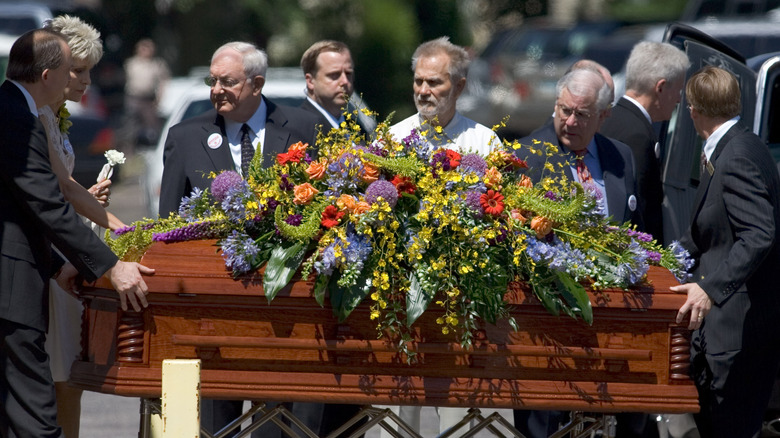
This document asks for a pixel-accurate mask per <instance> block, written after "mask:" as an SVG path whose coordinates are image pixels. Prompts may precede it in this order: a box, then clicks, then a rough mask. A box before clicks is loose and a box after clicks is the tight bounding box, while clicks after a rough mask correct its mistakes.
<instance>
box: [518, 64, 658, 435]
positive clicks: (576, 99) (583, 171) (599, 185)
mask: <svg viewBox="0 0 780 438" xmlns="http://www.w3.org/2000/svg"><path fill="white" fill-rule="evenodd" d="M556 92H557V98H556V101H555V109H554V111H555V113H554V117H553V123H552V124H551V125H550V124H546V125H544V126H542V127H541V128H540V129H538V130H536V131H534V132H533V133H532V134H531V135H529V136H527V137H524V138H521V139H520V140H519V142H520V143H521V144H522V145H524V146H533V147H535V148H537V149H540V148H542V144H543V143H545V142H549V143H552V144H554V145H556V146H558V152H557V153H555V154H554V155H552V156H550V157H547V156H546V154H545V153H541V154H539V155H537V154H534V153H531V152H530V149H529V148H528V147H523V148H521V149H518V150H517V153H518V156H519V157H520V158H521V159H523V160H526V162H527V163H528V167H529V169H534V170H535V172H532V173H530V174H529V176H530V177H531V179H532V180H533V182H534V183H536V182H539V181H540V180H541V179H542V173H541V171H542V169H544V168H545V163H546V162H549V163H550V164H551V165H552V167H553V168H554V169H564V171H565V172H566V177H567V178H570V179H572V180H574V181H576V182H579V183H580V184H582V186H583V187H584V188H586V190H588V191H590V192H591V193H593V194H594V195H595V196H596V197H597V198H598V199H599V202H600V205H601V209H602V213H603V214H604V215H605V216H607V217H611V218H612V220H614V221H615V222H618V223H624V222H633V223H641V218H640V216H639V210H638V208H637V207H638V206H637V199H636V179H635V176H634V175H635V173H634V158H633V156H632V153H631V149H630V148H629V147H628V146H626V145H625V144H623V143H621V142H619V141H615V140H612V139H609V138H607V137H604V136H603V135H601V134H598V130H599V127H600V126H601V124H602V123H603V121H604V120H605V119H606V118H607V117H608V114H609V108H610V106H611V102H612V100H611V96H613V95H614V93H613V92H612V91H611V90H610V87H609V84H608V83H607V82H606V81H605V80H604V77H603V76H602V74H601V73H600V72H599V71H598V70H593V69H590V68H578V69H573V70H571V71H570V72H569V73H566V74H565V75H564V76H563V77H562V78H561V79H560V80H558V83H557V85H556ZM536 141H538V142H541V143H540V144H538V145H536V144H535V142H536ZM564 414H565V413H564V412H561V411H535V410H515V411H514V420H515V427H516V428H517V429H518V430H519V431H520V432H521V433H522V434H523V435H525V436H527V437H529V438H539V437H548V436H550V435H551V434H553V433H555V432H557V431H558V429H559V428H560V425H561V423H562V422H565V421H567V419H566V418H565V416H564ZM629 422H633V420H629ZM656 433H657V432H656Z"/></svg>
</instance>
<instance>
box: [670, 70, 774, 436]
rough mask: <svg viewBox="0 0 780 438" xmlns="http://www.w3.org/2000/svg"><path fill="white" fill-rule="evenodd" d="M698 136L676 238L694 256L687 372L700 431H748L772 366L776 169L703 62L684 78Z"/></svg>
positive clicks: (726, 88)
mask: <svg viewBox="0 0 780 438" xmlns="http://www.w3.org/2000/svg"><path fill="white" fill-rule="evenodd" d="M685 96H686V98H687V100H688V103H689V106H688V108H689V109H690V114H691V119H693V126H694V127H695V128H696V132H697V133H698V134H699V136H700V137H702V138H703V139H704V140H705V141H704V148H703V149H704V150H703V154H704V158H706V162H703V163H704V166H703V169H702V178H701V182H700V184H699V188H698V191H697V193H696V200H695V201H694V208H693V216H692V219H691V226H690V228H689V229H688V231H687V232H686V233H685V235H684V236H683V238H682V239H681V241H680V243H681V244H682V245H683V247H684V248H686V249H687V250H688V251H689V252H690V254H691V256H692V257H693V258H694V260H695V261H696V264H695V266H694V270H693V278H692V282H690V283H686V284H683V285H680V286H674V287H672V288H671V289H672V291H674V292H678V293H686V294H687V295H688V298H687V300H686V302H685V304H684V305H683V306H682V307H681V308H680V310H679V312H678V315H677V322H678V323H680V322H682V321H683V319H684V318H685V317H686V315H687V314H688V313H689V312H690V322H689V328H690V329H693V330H694V332H693V338H692V340H691V353H692V354H691V365H692V367H691V376H692V378H693V380H694V382H695V383H696V388H697V389H698V391H699V404H700V405H701V411H700V413H699V414H697V415H696V416H695V417H696V424H697V426H698V428H699V433H700V434H701V436H702V437H723V438H726V437H728V438H742V437H745V438H747V437H757V436H758V434H759V432H760V429H761V423H762V420H763V414H764V411H765V410H766V406H767V404H768V402H769V398H770V396H771V391H772V385H773V382H774V380H775V378H776V377H777V371H778V366H780V365H779V364H780V347H779V346H780V324H778V315H780V293H778V288H777V269H778V266H780V245H779V244H778V239H779V238H780V229H778V224H780V176H778V172H777V168H776V167H775V163H774V160H773V159H772V157H771V156H770V154H769V150H768V149H767V146H766V144H764V142H763V141H761V139H760V138H759V137H758V136H756V135H754V134H753V133H752V132H750V130H749V129H748V127H747V126H745V125H744V124H743V123H741V122H740V121H739V116H738V114H739V113H740V109H741V104H740V98H741V97H740V90H739V83H738V82H737V80H736V78H735V77H734V76H733V75H732V74H731V73H729V72H727V71H725V70H722V69H719V68H716V67H712V66H707V67H704V68H703V69H702V70H700V71H699V72H697V73H696V74H694V75H693V76H692V77H691V78H690V79H689V80H688V83H687V85H686V89H685Z"/></svg>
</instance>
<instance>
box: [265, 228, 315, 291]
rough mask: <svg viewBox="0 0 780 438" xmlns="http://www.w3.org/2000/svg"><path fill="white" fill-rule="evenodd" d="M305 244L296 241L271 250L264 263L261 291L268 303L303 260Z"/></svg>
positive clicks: (287, 281) (285, 284) (286, 282)
mask: <svg viewBox="0 0 780 438" xmlns="http://www.w3.org/2000/svg"><path fill="white" fill-rule="evenodd" d="M305 254H306V245H305V244H303V243H300V242H296V243H294V244H292V245H289V246H286V247H285V246H277V247H276V248H274V250H273V252H271V258H270V259H269V260H268V263H267V264H266V265H265V276H264V277H263V291H264V292H265V297H266V299H268V303H269V304H270V303H271V301H273V299H274V297H276V294H277V293H279V291H280V290H282V288H284V287H285V286H287V284H288V283H289V282H290V280H291V279H292V277H293V275H295V272H296V271H297V270H298V268H299V267H300V266H301V263H302V262H303V256H304V255H305Z"/></svg>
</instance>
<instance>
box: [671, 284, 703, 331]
mask: <svg viewBox="0 0 780 438" xmlns="http://www.w3.org/2000/svg"><path fill="white" fill-rule="evenodd" d="M669 289H670V290H671V291H672V292H675V293H678V294H688V299H687V300H685V304H683V305H682V307H680V310H679V311H678V312H677V324H679V323H681V322H682V321H683V319H685V314H686V313H688V312H691V322H690V323H689V324H688V328H689V329H690V330H696V329H697V328H699V327H701V324H702V322H703V321H704V317H705V316H707V313H709V311H710V308H712V299H710V297H709V295H707V292H704V289H702V288H701V287H700V286H699V284H698V283H685V284H681V285H679V286H672V287H670V288H669Z"/></svg>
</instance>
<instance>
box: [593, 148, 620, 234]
mask: <svg viewBox="0 0 780 438" xmlns="http://www.w3.org/2000/svg"><path fill="white" fill-rule="evenodd" d="M594 138H595V140H596V148H598V151H599V164H601V175H602V177H603V179H604V191H605V192H606V193H607V208H608V209H609V213H610V215H611V216H612V217H613V218H615V219H616V220H618V221H620V222H624V221H625V220H627V219H628V218H627V217H626V203H625V200H626V198H627V193H626V186H625V181H624V180H625V175H622V176H621V175H616V174H615V169H620V170H623V169H625V166H624V165H623V164H622V163H619V162H618V161H617V160H619V159H620V157H621V155H620V153H619V152H618V151H616V150H615V148H614V146H613V145H612V143H610V142H609V141H608V140H607V139H606V137H604V136H603V135H601V134H596V136H595V137H594Z"/></svg>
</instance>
